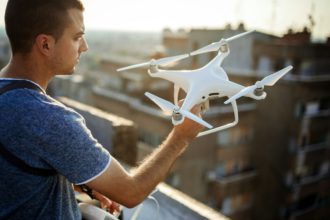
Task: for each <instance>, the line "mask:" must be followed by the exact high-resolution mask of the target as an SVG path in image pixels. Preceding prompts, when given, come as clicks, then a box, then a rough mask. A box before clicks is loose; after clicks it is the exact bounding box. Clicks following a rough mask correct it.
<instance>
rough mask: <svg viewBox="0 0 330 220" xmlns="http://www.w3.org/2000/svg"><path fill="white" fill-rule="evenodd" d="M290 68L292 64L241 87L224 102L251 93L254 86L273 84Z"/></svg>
mask: <svg viewBox="0 0 330 220" xmlns="http://www.w3.org/2000/svg"><path fill="white" fill-rule="evenodd" d="M292 68H293V67H292V66H288V67H285V68H283V69H281V70H279V71H277V72H276V73H273V74H271V75H269V76H266V77H265V78H263V79H262V80H261V81H258V82H256V83H255V84H254V85H252V86H248V87H245V88H244V89H242V90H241V91H239V92H238V93H236V94H235V95H233V96H232V97H230V98H229V99H228V100H227V101H225V102H224V103H225V104H228V103H230V102H232V101H234V100H236V99H238V98H240V97H242V96H245V95H247V94H249V93H252V92H253V91H254V90H255V89H256V88H262V87H263V86H273V85H274V84H275V83H276V82H277V81H278V80H279V79H280V78H282V77H283V76H284V75H285V74H286V73H288V72H289V71H290V70H291V69H292Z"/></svg>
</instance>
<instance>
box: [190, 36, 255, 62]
mask: <svg viewBox="0 0 330 220" xmlns="http://www.w3.org/2000/svg"><path fill="white" fill-rule="evenodd" d="M253 31H254V30H251V31H246V32H243V33H240V34H237V35H235V36H233V37H230V38H227V39H221V40H220V41H218V42H213V43H211V44H209V45H207V46H205V47H202V48H200V49H198V50H195V51H193V52H191V53H190V54H191V55H192V56H194V55H197V54H202V53H208V52H212V51H217V50H219V48H220V47H221V46H222V45H224V44H226V43H227V42H230V41H233V40H236V39H237V38H240V37H243V36H245V35H248V34H250V33H252V32H253Z"/></svg>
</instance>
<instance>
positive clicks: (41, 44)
mask: <svg viewBox="0 0 330 220" xmlns="http://www.w3.org/2000/svg"><path fill="white" fill-rule="evenodd" d="M54 44H55V39H54V38H53V37H52V36H50V35H46V34H39V35H38V36H37V37H36V46H37V48H38V50H39V51H40V52H41V53H42V54H44V55H46V56H50V55H51V54H52V52H53V51H52V50H53V48H54Z"/></svg>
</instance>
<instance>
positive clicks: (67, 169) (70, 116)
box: [24, 103, 111, 184]
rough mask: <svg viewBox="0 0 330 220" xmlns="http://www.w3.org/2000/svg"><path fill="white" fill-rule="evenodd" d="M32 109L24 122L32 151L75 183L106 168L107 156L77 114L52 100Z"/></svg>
mask: <svg viewBox="0 0 330 220" xmlns="http://www.w3.org/2000/svg"><path fill="white" fill-rule="evenodd" d="M46 105H47V104H46ZM48 105H49V104H48ZM35 110H36V109H35ZM36 111H37V112H38V114H32V115H33V117H32V118H30V119H29V120H30V121H31V123H28V122H26V123H24V126H26V128H25V131H26V132H29V133H30V134H29V135H30V136H31V140H32V141H31V143H30V144H29V148H31V151H33V153H34V154H36V155H37V156H38V157H40V158H41V159H42V160H43V161H44V162H45V163H46V164H48V165H49V166H50V167H52V168H53V169H55V170H56V171H57V172H59V173H60V174H62V175H63V176H65V177H66V178H68V180H69V181H70V182H72V183H75V184H83V183H86V182H89V181H91V180H93V179H94V178H96V177H97V176H99V175H101V174H102V173H103V172H104V171H105V170H106V168H107V167H108V166H109V164H110V162H111V155H110V154H109V152H108V151H107V150H106V149H105V148H103V147H102V146H101V144H100V143H99V142H98V141H97V140H96V139H95V138H94V137H93V136H92V134H91V132H90V130H89V129H88V128H87V127H86V124H85V120H84V118H83V117H82V116H81V115H79V114H78V113H76V112H75V111H73V110H72V109H69V108H66V107H64V106H62V105H54V103H52V105H51V106H47V107H45V106H44V105H43V106H42V107H41V109H38V110H36Z"/></svg>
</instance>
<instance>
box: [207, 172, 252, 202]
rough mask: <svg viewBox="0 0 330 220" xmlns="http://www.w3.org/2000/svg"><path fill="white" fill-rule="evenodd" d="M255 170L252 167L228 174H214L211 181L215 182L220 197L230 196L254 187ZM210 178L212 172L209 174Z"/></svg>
mask: <svg viewBox="0 0 330 220" xmlns="http://www.w3.org/2000/svg"><path fill="white" fill-rule="evenodd" d="M256 176H257V171H256V170H254V169H248V170H245V171H243V172H239V173H234V174H230V175H222V176H220V175H218V176H216V175H214V173H213V181H214V182H215V184H216V186H215V187H216V188H217V191H218V193H219V194H220V195H221V196H220V197H226V196H231V195H235V194H239V193H242V192H249V191H253V190H254V187H255V181H256ZM209 177H211V178H209V179H210V180H212V173H211V175H209Z"/></svg>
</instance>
